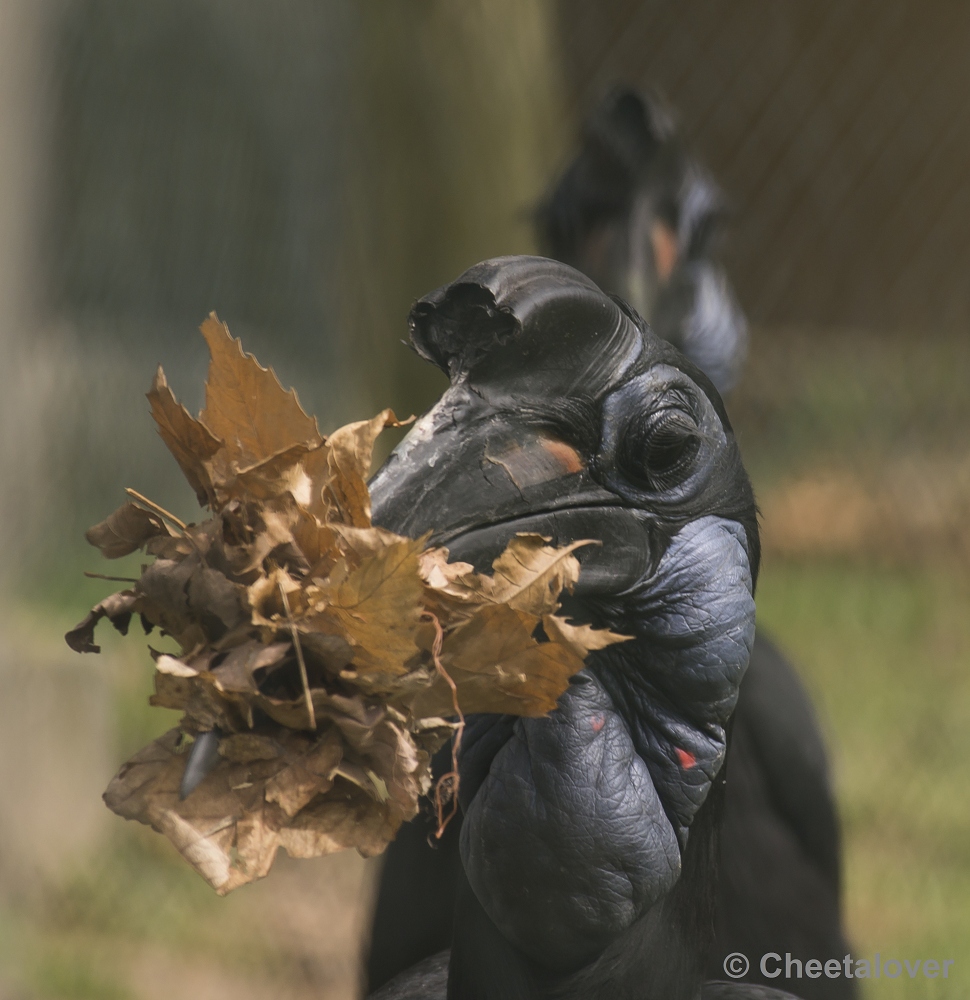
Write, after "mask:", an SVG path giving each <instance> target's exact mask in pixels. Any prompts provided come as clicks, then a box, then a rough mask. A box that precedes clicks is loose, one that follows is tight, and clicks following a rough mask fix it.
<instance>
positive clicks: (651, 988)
mask: <svg viewBox="0 0 970 1000" xmlns="http://www.w3.org/2000/svg"><path fill="white" fill-rule="evenodd" d="M410 325H411V340H412V343H413V345H414V347H415V348H416V349H417V351H418V352H419V353H420V354H421V355H422V356H424V357H425V358H427V359H428V360H430V361H433V362H434V363H435V364H437V365H438V366H439V367H440V368H441V369H442V370H443V371H445V372H446V373H447V374H448V376H449V379H450V381H451V387H450V389H449V390H448V391H447V392H446V393H445V394H444V396H443V397H442V398H441V400H440V401H439V402H438V404H437V405H436V406H435V407H434V408H433V409H432V410H431V411H430V412H429V413H427V414H426V415H425V416H424V417H422V418H421V420H420V421H419V422H418V423H417V424H416V425H415V426H414V427H413V428H412V430H411V431H410V433H409V434H408V435H407V437H405V439H404V440H403V441H402V442H401V444H400V445H398V447H397V448H396V449H395V450H394V452H393V453H392V455H391V456H390V458H389V459H388V460H387V462H386V463H385V464H384V466H382V468H381V469H380V470H379V471H378V473H377V474H376V475H375V477H374V478H373V480H372V482H371V496H372V502H373V514H374V522H375V523H376V524H379V525H382V526H385V527H388V528H390V529H391V530H393V531H395V532H399V533H402V534H406V535H410V536H413V537H417V536H419V535H422V534H425V533H429V532H430V533H431V539H432V541H433V542H434V543H435V544H439V545H446V546H447V547H448V548H449V550H450V553H451V558H452V559H458V560H462V561H466V562H470V563H472V564H473V565H474V566H475V567H476V568H477V569H479V570H487V569H488V568H489V566H490V565H491V562H492V560H493V559H494V558H495V557H496V556H497V555H498V554H499V553H500V552H501V551H502V550H503V548H504V547H505V545H506V544H507V543H508V541H509V540H510V539H511V538H512V537H513V536H514V535H515V534H516V533H517V532H533V533H538V534H541V535H543V536H546V537H548V538H551V539H552V541H553V543H554V544H565V543H568V542H570V541H574V540H577V539H584V538H588V539H595V540H597V541H598V542H599V544H598V545H594V546H589V547H587V548H584V549H581V550H580V554H579V559H580V562H581V567H582V568H581V572H580V577H579V582H578V584H577V585H576V588H575V590H574V591H573V592H572V593H571V594H569V595H566V596H565V600H564V609H563V610H564V613H565V614H567V615H568V616H569V617H570V618H571V619H572V620H573V621H575V622H585V623H589V624H592V625H593V626H594V627H609V628H611V629H613V630H615V631H617V632H620V633H622V634H625V635H629V636H632V637H633V638H632V639H630V640H629V641H627V642H624V643H621V644H618V645H614V646H611V647H609V648H607V649H603V650H598V651H594V652H593V653H591V654H590V655H589V656H588V657H587V659H586V667H585V669H584V670H582V671H581V672H580V673H579V674H577V675H576V676H575V677H574V678H573V679H572V682H571V684H570V686H569V688H568V690H567V691H566V692H565V693H564V694H563V695H562V696H561V697H560V699H559V702H558V705H557V708H556V710H555V711H554V712H552V713H550V714H549V715H548V716H546V717H544V718H539V719H521V718H516V717H514V716H504V715H480V716H473V717H471V718H470V719H469V720H468V728H467V729H466V732H465V736H464V739H463V742H462V749H461V755H460V758H459V767H460V774H461V786H460V792H459V794H460V800H461V805H462V814H463V819H462V824H461V831H460V837H459V855H460V857H459V859H458V864H457V870H456V872H455V881H456V892H455V897H454V901H453V903H452V909H453V913H454V925H453V928H454V929H453V937H452V945H451V955H450V962H448V964H447V996H448V998H449V1000H539V998H543V1000H552V998H553V997H555V998H558V1000H569V998H575V1000H579V998H583V1000H596V998H603V1000H605V998H609V1000H634V998H638V1000H696V998H698V997H700V996H701V995H702V990H703V991H704V994H703V995H704V996H705V997H730V996H736V997H742V996H744V997H757V996H759V995H760V996H766V995H767V994H766V993H765V992H764V991H761V989H760V987H754V986H750V985H748V986H742V987H738V986H736V985H734V984H721V985H718V984H713V985H710V986H707V987H705V986H704V983H705V980H706V979H707V974H706V966H707V961H708V956H709V949H710V945H711V940H712V936H713V907H714V885H715V869H716V865H717V847H716V845H717V834H718V830H719V827H720V820H721V810H722V805H723V777H722V773H723V764H724V760H725V756H726V753H727V745H728V727H729V723H730V719H731V716H732V713H733V710H734V706H735V702H736V699H737V691H738V685H739V683H740V681H741V678H742V676H743V674H744V671H745V669H746V667H747V663H748V659H749V656H750V650H751V645H752V643H753V640H754V599H753V593H754V583H755V578H756V575H757V568H758V560H759V542H758V528H757V520H756V511H755V506H754V498H753V495H752V493H751V487H750V484H749V483H748V479H747V476H746V475H745V472H744V469H743V467H742V464H741V458H740V454H739V452H738V448H737V445H736V443H735V440H734V435H733V433H732V431H731V427H730V424H729V422H728V419H727V416H726V414H725V412H724V409H723V406H722V403H721V399H720V396H719V395H718V393H717V391H716V389H715V388H714V386H713V385H712V383H711V382H710V381H709V380H708V379H707V377H706V376H705V375H704V374H703V373H702V372H701V371H700V370H699V369H697V368H696V367H695V366H694V365H692V364H691V363H690V362H689V361H688V360H686V359H685V358H684V357H683V355H681V354H680V353H679V352H678V351H676V350H675V349H674V348H673V347H671V346H670V345H669V344H667V343H666V342H665V341H662V340H660V339H659V338H658V337H655V336H654V335H653V334H652V333H651V332H650V331H649V328H648V327H647V326H646V324H645V323H644V322H643V321H642V320H641V319H640V318H639V317H638V316H637V315H636V313H634V312H633V311H632V310H630V309H629V308H628V307H626V306H625V305H623V304H622V303H620V302H619V301H618V300H614V299H611V298H610V297H608V296H607V295H605V294H604V293H603V292H601V291H600V290H599V289H598V288H597V287H596V285H595V284H593V282H592V281H590V280H589V279H588V278H586V277H585V276H583V275H581V274H580V273H579V272H577V271H575V270H573V269H572V268H570V267H568V266H566V265H564V264H561V263H558V262H556V261H552V260H548V259H545V258H538V257H506V258H498V259H496V260H493V261H486V262H485V263H483V264H479V265H476V266H475V267H473V268H471V269H470V270H469V271H467V272H465V274H463V275H461V277H459V278H458V279H457V280H456V281H455V282H453V283H452V284H450V285H448V286H445V287H444V288H442V289H439V290H438V291H437V292H433V293H432V294H431V295H428V296H426V297H425V298H423V299H421V300H420V301H419V302H418V303H417V304H416V305H415V307H414V309H413V310H412V313H411V320H410ZM539 638H540V639H541V636H540V637H539ZM415 888H416V892H415V894H414V895H413V896H412V897H411V898H410V899H409V900H408V901H407V905H406V906H404V907H403V908H402V909H401V910H400V912H399V914H398V916H399V919H400V921H401V923H400V926H399V930H400V931H401V932H402V933H406V932H407V928H408V924H409V922H410V920H411V919H413V918H412V913H413V914H414V915H415V916H419V915H420V912H421V906H422V888H423V889H424V890H433V888H434V886H433V885H431V886H424V887H422V886H421V885H420V884H418V885H417V886H416V887H415ZM444 965H445V963H444V960H443V959H437V960H433V961H432V962H431V963H426V964H425V965H424V967H423V968H419V969H417V970H414V971H413V972H412V973H410V974H405V977H404V979H403V980H395V981H394V982H392V983H390V984H388V985H387V986H385V987H384V988H383V989H382V990H381V991H380V995H381V996H382V997H394V998H404V997H414V998H417V997H420V998H422V1000H431V998H439V997H444V987H445V974H444V973H445V967H444ZM721 978H723V974H722V976H721ZM771 995H774V996H781V994H776V993H774V991H771Z"/></svg>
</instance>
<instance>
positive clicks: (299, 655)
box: [278, 580, 317, 730]
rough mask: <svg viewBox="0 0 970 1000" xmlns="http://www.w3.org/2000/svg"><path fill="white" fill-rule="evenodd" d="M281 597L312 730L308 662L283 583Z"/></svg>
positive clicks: (314, 724) (314, 720) (313, 716)
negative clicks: (298, 666)
mask: <svg viewBox="0 0 970 1000" xmlns="http://www.w3.org/2000/svg"><path fill="white" fill-rule="evenodd" d="M278 586H279V588H280V597H281V598H282V601H283V610H284V611H285V612H286V620H287V621H288V622H289V623H290V635H292V636H293V648H294V649H295V650H296V659H297V662H298V663H299V664H300V680H301V681H302V682H303V696H304V697H305V698H306V713H307V717H308V718H309V720H310V729H313V730H315V729H316V728H317V713H316V712H315V711H314V710H313V697H312V696H311V694H310V678H309V677H308V676H307V672H306V660H304V659H303V647H302V646H301V645H300V633H299V632H298V631H297V627H296V622H294V621H293V615H292V614H290V602H289V601H288V600H287V599H286V591H285V590H284V589H283V581H282V580H279V581H278Z"/></svg>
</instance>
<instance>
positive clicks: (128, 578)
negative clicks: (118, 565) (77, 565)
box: [84, 570, 138, 583]
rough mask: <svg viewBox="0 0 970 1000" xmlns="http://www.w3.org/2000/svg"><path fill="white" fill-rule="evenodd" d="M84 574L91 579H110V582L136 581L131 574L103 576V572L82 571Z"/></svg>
mask: <svg viewBox="0 0 970 1000" xmlns="http://www.w3.org/2000/svg"><path fill="white" fill-rule="evenodd" d="M84 575H85V576H86V577H88V578H89V579H91V580H110V581H111V582H112V583H137V582H138V580H137V579H136V578H135V577H133V576H105V575H104V573H89V572H88V571H87V570H85V571H84Z"/></svg>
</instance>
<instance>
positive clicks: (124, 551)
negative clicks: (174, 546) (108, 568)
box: [84, 503, 172, 559]
mask: <svg viewBox="0 0 970 1000" xmlns="http://www.w3.org/2000/svg"><path fill="white" fill-rule="evenodd" d="M171 534H172V533H171V532H170V531H169V529H168V527H167V525H166V524H165V522H164V521H163V520H162V519H161V517H159V516H158V514H153V513H151V512H150V511H147V510H144V509H143V508H141V507H137V506H136V505H135V504H133V503H126V504H122V506H121V507H119V508H118V509H117V510H116V511H115V512H114V513H113V514H109V515H108V517H106V518H105V519H104V520H103V521H102V522H101V523H100V524H96V525H95V526H94V527H93V528H88V530H87V531H86V532H85V533H84V537H85V539H86V540H87V542H88V543H89V544H90V545H93V546H94V547H95V548H98V549H100V550H101V554H102V555H103V556H104V557H105V558H106V559H120V558H121V557H122V556H127V555H130V554H131V553H132V552H135V551H137V550H138V549H140V548H141V547H142V546H143V545H144V544H145V542H147V541H148V540H149V539H150V538H154V537H156V536H157V535H163V536H165V537H171Z"/></svg>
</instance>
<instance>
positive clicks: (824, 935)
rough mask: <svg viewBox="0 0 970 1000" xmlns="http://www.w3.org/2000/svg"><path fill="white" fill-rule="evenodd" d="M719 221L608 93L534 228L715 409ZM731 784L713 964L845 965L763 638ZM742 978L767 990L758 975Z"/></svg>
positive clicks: (775, 666) (788, 715)
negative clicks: (613, 297)
mask: <svg viewBox="0 0 970 1000" xmlns="http://www.w3.org/2000/svg"><path fill="white" fill-rule="evenodd" d="M723 216H724V200H723V197H722V195H721V194H720V192H719V190H718V188H717V186H716V185H715V183H714V181H713V180H712V179H711V177H710V176H709V175H708V174H707V172H706V171H705V170H704V168H703V167H702V166H701V165H700V164H699V163H698V162H697V161H696V159H695V158H694V157H693V156H692V155H690V154H689V153H688V152H687V150H686V149H685V148H684V146H683V144H682V143H681V141H680V140H679V138H678V136H677V133H676V130H675V128H674V127H673V124H672V121H671V118H670V116H669V114H668V113H667V112H666V111H665V110H664V108H663V107H662V106H661V104H660V103H659V101H658V100H657V99H656V98H650V97H644V96H643V95H641V94H639V93H637V92H635V91H632V90H629V89H625V88H618V89H616V90H614V91H613V92H612V93H611V94H609V95H608V96H607V97H606V99H605V100H604V101H603V102H602V103H601V105H600V106H599V107H598V108H597V109H596V110H595V111H594V112H593V114H592V115H591V116H590V118H589V120H588V121H587V123H586V127H585V135H584V141H583V145H582V149H581V151H580V152H579V154H578V155H577V157H576V158H575V160H573V162H572V163H571V164H570V165H569V167H568V168H567V169H566V170H565V172H564V173H563V175H562V176H561V178H560V179H559V181H558V182H557V184H556V185H555V187H554V188H553V191H552V193H551V195H550V196H549V198H548V199H547V200H546V202H545V203H544V205H543V206H542V207H541V209H540V212H539V219H538V222H539V230H540V234H541V237H542V242H543V243H544V244H545V248H546V251H547V252H548V253H549V254H550V255H551V256H554V257H556V258H558V259H561V260H565V261H567V262H568V263H572V264H573V265H574V266H576V267H578V268H579V269H580V270H583V271H584V272H585V273H587V274H589V275H590V276H591V277H592V278H593V279H594V280H595V281H596V282H597V283H598V284H599V285H600V287H602V288H604V289H605V290H607V291H609V292H614V293H616V294H619V295H622V296H624V297H626V298H628V299H629V300H630V301H632V302H633V303H634V305H635V306H636V307H637V308H638V309H639V310H640V312H641V314H642V315H643V316H645V317H646V318H647V320H648V321H649V323H650V326H651V329H652V330H653V331H654V333H656V334H657V335H658V336H660V337H663V338H664V339H666V340H668V341H670V342H671V343H673V344H676V345H677V346H678V347H679V348H680V349H681V350H682V351H683V353H684V354H685V355H686V356H687V357H688V358H690V360H691V361H693V362H694V363H695V364H696V365H697V366H698V367H699V368H701V369H702V370H703V371H704V372H705V373H706V374H707V375H709V376H710V378H711V380H712V381H713V382H714V384H715V385H716V386H717V388H718V390H719V391H720V392H721V393H722V394H725V393H727V392H729V391H730V389H731V388H733V386H734V384H735V382H736V381H737V378H738V377H739V375H740V373H741V369H742V367H743V364H744V360H745V354H746V348H747V336H746V324H745V320H744V316H743V314H742V312H741V310H740V308H739V306H738V305H737V303H736V301H735V299H734V296H733V295H732V293H731V290H730V285H729V283H728V281H727V278H726V276H725V274H724V271H723V268H722V267H721V265H720V264H719V263H718V261H717V260H716V257H715V256H714V251H715V250H716V243H717V240H718V236H719V233H720V230H721V228H722V221H723ZM727 774H728V782H727V793H726V803H725V814H724V822H723V826H722V836H721V858H720V879H719V892H718V901H717V910H716V913H717V941H716V946H715V949H714V952H713V962H714V964H715V965H717V964H718V963H719V960H720V959H722V958H723V956H725V955H728V954H730V953H732V952H735V951H740V952H742V953H744V954H746V955H762V954H765V953H766V952H780V953H781V954H783V955H784V954H785V953H786V952H789V953H791V954H792V955H794V956H796V957H800V958H803V959H804V958H808V957H821V956H823V955H831V956H833V957H841V956H844V955H845V954H846V953H847V952H848V951H849V947H848V945H847V943H846V940H845V935H844V933H843V929H842V921H841V912H840V910H841V905H840V904H841V899H840V897H841V884H840V883H841V848H840V831H839V823H838V816H837V812H836V808H835V802H834V798H833V795H832V791H831V782H830V779H829V772H828V762H827V756H826V752H825V747H824V744H823V741H822V737H821V734H820V731H819V727H818V723H817V721H816V719H815V714H814V711H813V709H812V705H811V701H810V699H809V697H808V695H807V693H806V692H805V690H804V688H803V686H802V684H801V682H800V681H799V679H798V675H797V674H796V673H795V670H794V669H793V668H792V666H791V664H790V663H789V662H788V661H787V660H786V659H785V657H784V656H783V655H782V654H781V652H780V651H779V650H778V649H777V648H776V647H775V645H774V644H773V643H772V642H771V641H770V639H768V638H767V637H766V636H765V634H764V633H763V632H762V631H761V630H759V631H758V632H757V633H756V636H755V644H754V649H753V650H752V654H751V663H750V665H749V668H748V672H747V674H746V676H745V681H744V684H743V685H742V686H741V691H740V695H739V699H738V707H737V710H736V712H735V717H734V736H733V739H732V744H731V751H730V754H729V757H728V764H727ZM711 971H712V972H713V971H714V967H713V966H712V970H711ZM746 978H747V979H749V980H751V981H760V982H765V983H768V982H770V980H767V979H765V977H764V976H762V975H760V973H759V970H758V968H757V965H756V964H752V968H751V972H750V973H749V975H748V976H747V977H746ZM854 985H855V984H854V981H853V980H851V979H844V978H839V979H820V980H816V981H809V980H802V981H800V982H799V983H798V984H797V990H796V991H797V992H798V993H799V994H800V995H802V996H804V997H805V998H806V1000H848V998H850V997H852V996H854V995H855V989H854Z"/></svg>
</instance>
